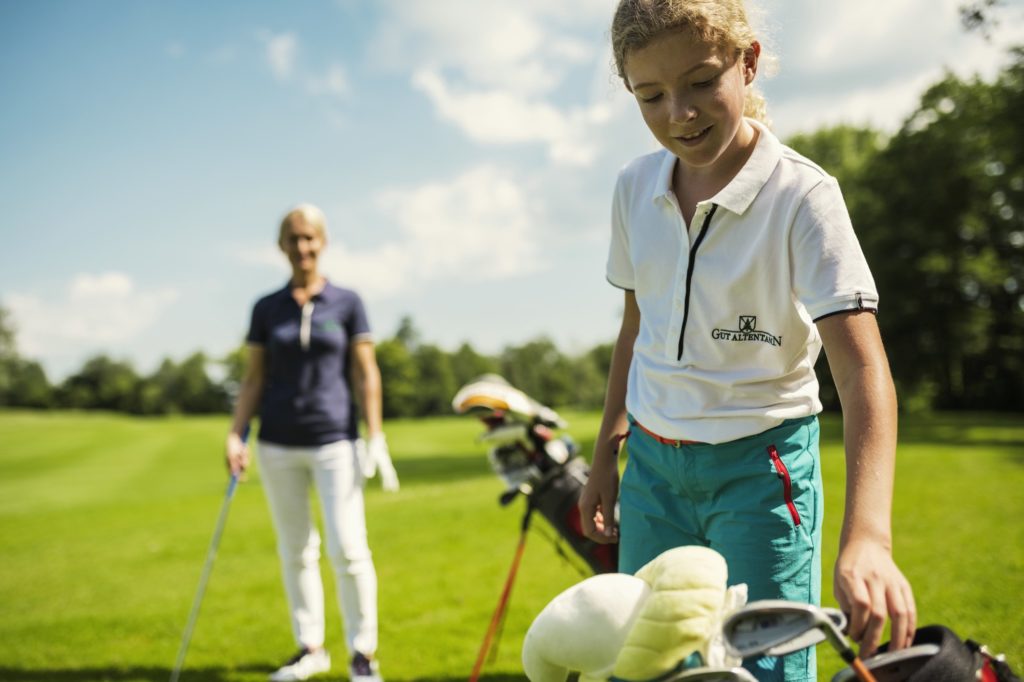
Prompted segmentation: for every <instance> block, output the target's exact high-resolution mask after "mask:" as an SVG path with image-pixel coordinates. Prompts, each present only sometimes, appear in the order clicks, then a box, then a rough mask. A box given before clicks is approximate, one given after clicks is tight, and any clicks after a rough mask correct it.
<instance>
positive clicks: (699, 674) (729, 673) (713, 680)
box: [666, 668, 757, 682]
mask: <svg viewBox="0 0 1024 682" xmlns="http://www.w3.org/2000/svg"><path fill="white" fill-rule="evenodd" d="M666 682H757V678H755V677H754V676H753V675H751V674H750V673H749V672H747V671H746V670H744V669H743V668H693V669H692V670H687V671H684V672H682V673H679V674H678V675H676V676H675V677H671V678H669V679H668V680H667V681H666Z"/></svg>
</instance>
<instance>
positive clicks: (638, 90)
mask: <svg viewBox="0 0 1024 682" xmlns="http://www.w3.org/2000/svg"><path fill="white" fill-rule="evenodd" d="M760 50H761V46H760V45H758V44H757V43H754V44H753V46H752V47H751V49H750V50H748V51H747V52H746V53H744V54H742V55H736V54H734V53H732V52H728V51H725V50H723V49H721V48H719V47H716V46H714V45H709V44H707V43H704V42H701V41H699V40H697V39H695V38H694V37H693V36H692V35H691V34H690V33H689V32H687V31H677V32H673V33H667V34H665V35H663V36H660V37H658V38H655V39H654V40H653V41H652V42H651V43H649V44H648V45H646V46H645V47H642V48H640V49H637V50H634V51H632V52H630V53H629V55H628V57H627V58H626V67H625V73H626V85H627V86H628V87H629V89H630V91H631V92H632V93H633V95H634V96H635V97H636V100H637V103H638V104H639V105H640V113H641V114H642V115H643V117H644V122H645V123H647V127H648V128H650V129H651V132H652V133H654V137H655V138H657V140H658V142H660V143H661V144H662V145H663V146H664V147H665V148H666V149H668V150H669V151H670V152H672V153H673V154H675V155H676V156H677V157H679V160H680V161H681V162H682V163H683V164H684V165H685V166H686V168H687V169H688V170H691V171H697V172H699V173H710V174H711V175H712V176H713V175H714V174H715V173H716V172H717V171H721V172H728V171H730V170H731V172H733V173H735V171H736V170H738V169H736V168H733V164H732V161H733V160H734V159H735V158H738V157H740V156H742V154H743V152H744V150H745V149H747V148H748V146H749V144H750V143H751V142H753V139H754V129H753V127H752V126H751V125H750V124H749V123H748V122H747V121H746V120H744V118H743V104H744V100H745V97H746V86H747V85H748V84H750V83H751V82H752V81H753V80H754V75H755V74H756V73H757V57H758V55H759V54H760ZM728 179H730V178H726V180H728Z"/></svg>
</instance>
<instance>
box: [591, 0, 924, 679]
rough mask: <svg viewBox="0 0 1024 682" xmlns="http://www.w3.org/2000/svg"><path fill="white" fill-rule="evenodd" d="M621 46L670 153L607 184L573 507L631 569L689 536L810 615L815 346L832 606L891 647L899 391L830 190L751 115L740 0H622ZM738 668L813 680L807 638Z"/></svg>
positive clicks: (906, 624)
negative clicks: (842, 494) (841, 481)
mask: <svg viewBox="0 0 1024 682" xmlns="http://www.w3.org/2000/svg"><path fill="white" fill-rule="evenodd" d="M612 44H613V50H614V54H615V60H616V64H617V67H618V71H619V75H620V76H621V77H622V79H623V81H624V83H625V85H626V88H627V89H628V90H629V91H630V92H631V93H632V94H633V95H634V96H635V97H636V100H637V103H638V105H639V107H640V112H641V114H642V115H643V119H644V121H645V123H646V124H647V127H648V128H650V130H651V132H652V133H653V134H654V136H655V138H657V140H658V142H660V143H661V145H662V146H663V147H664V149H661V150H659V151H657V152H655V153H652V154H648V155H646V156H642V157H640V158H638V159H636V160H635V161H633V162H632V163H631V164H629V165H628V166H627V167H626V168H625V169H623V171H622V172H621V173H620V175H619V179H618V183H617V186H616V189H615V196H614V201H613V210H612V241H611V249H610V255H609V258H608V267H607V277H608V280H609V281H610V282H611V283H612V284H613V285H614V286H616V287H619V288H621V289H623V290H624V292H625V296H624V297H625V309H624V313H623V317H622V325H621V329H620V331H619V336H618V340H617V342H616V345H615V349H614V353H613V357H612V362H611V367H610V370H609V378H608V391H607V395H606V399H605V408H604V417H603V420H602V424H601V429H600V433H599V437H598V442H597V444H596V447H595V452H594V460H593V467H592V470H591V474H590V479H589V481H588V482H587V485H586V488H585V489H584V491H583V494H582V496H581V499H580V511H581V514H582V521H583V525H584V529H585V532H587V534H588V535H589V536H590V537H592V538H594V539H595V540H598V541H604V542H615V541H618V542H619V543H620V548H619V556H620V570H622V571H623V572H629V573H632V572H634V571H635V570H637V569H638V568H640V567H641V566H643V565H644V564H645V563H646V562H648V561H649V560H651V559H653V558H654V557H655V556H657V555H658V554H660V553H661V552H662V551H664V550H665V549H668V548H670V547H674V546H679V545H688V544H700V545H706V546H710V547H712V548H714V549H716V550H717V551H719V552H720V553H721V554H722V555H723V556H724V557H725V558H726V560H727V562H728V566H729V580H730V582H731V583H746V584H747V585H748V586H749V598H750V600H756V599H789V600H796V601H803V602H809V603H819V602H820V591H821V567H820V558H821V557H820V554H821V523H822V510H823V503H822V492H821V477H820V467H819V456H818V421H817V416H816V415H817V413H818V412H820V411H821V403H820V401H819V399H818V383H817V380H816V378H815V375H814V363H815V360H816V359H817V357H818V354H819V352H820V350H821V348H822V345H824V347H825V350H826V353H827V356H828V360H829V364H830V366H831V368H832V374H833V377H834V378H835V382H836V387H837V389H838V391H839V395H840V398H841V401H842V405H843V414H844V430H845V448H846V461H847V467H846V473H847V493H846V512H845V517H844V520H843V529H842V535H841V538H840V550H839V557H838V560H837V562H836V566H835V577H834V590H835V597H836V599H837V601H838V602H839V605H840V607H841V608H842V609H843V610H844V611H846V612H847V613H848V614H849V618H850V629H849V632H850V635H851V636H852V637H853V638H854V639H855V640H857V641H858V642H859V643H860V646H861V653H862V654H863V655H869V654H871V653H872V652H873V651H874V649H875V648H876V647H877V646H878V644H879V642H880V641H881V638H882V631H883V628H884V626H885V623H886V618H887V617H891V619H892V633H891V640H892V642H893V645H894V646H895V647H897V648H902V647H904V646H907V645H908V644H909V643H910V641H911V638H912V635H913V632H914V629H915V627H916V625H915V619H916V609H915V606H914V600H913V595H912V592H911V589H910V585H909V584H908V583H907V581H906V579H905V578H904V577H903V575H902V574H901V573H900V571H899V569H898V568H897V567H896V565H895V563H894V562H893V558H892V533H891V528H890V508H891V500H892V491H893V468H894V466H893V463H894V458H895V441H896V398H895V391H894V389H893V384H892V379H891V377H890V374H889V369H888V363H887V360H886V356H885V351H884V349H883V347H882V342H881V338H880V336H879V332H878V327H877V324H876V321H875V312H876V306H877V302H878V295H877V292H876V290H875V286H874V282H873V280H872V277H871V273H870V271H869V270H868V267H867V264H866V263H865V261H864V257H863V254H862V253H861V250H860V247H859V244H858V242H857V238H856V236H855V235H854V232H853V228H852V226H851V224H850V219H849V216H848V214H847V210H846V207H845V205H844V203H843V198H842V195H841V193H840V191H839V187H838V185H837V183H836V181H835V179H834V178H832V177H830V176H829V175H828V174H826V173H825V172H824V171H822V169H821V168H819V167H818V166H817V165H815V164H814V163H813V162H811V161H808V160H807V159H805V158H803V157H802V156H800V155H799V154H797V153H796V152H794V151H793V150H792V149H789V148H787V147H785V146H784V145H783V144H782V143H780V142H779V140H778V139H777V138H776V137H775V136H774V135H773V134H772V133H771V131H770V130H769V129H768V128H767V127H766V125H765V124H764V123H763V122H762V121H763V114H764V105H763V101H762V100H761V98H760V96H759V95H757V94H756V93H755V92H753V91H752V89H751V84H752V83H753V81H754V77H755V75H756V74H757V67H758V60H759V58H760V56H761V46H760V44H759V43H758V41H757V40H756V39H755V36H754V34H753V31H752V30H751V28H750V25H749V23H748V21H747V17H746V12H745V9H744V7H743V3H742V0H620V3H619V5H618V8H617V10H616V13H615V18H614V20H613V23H612ZM627 432H628V434H629V462H628V465H627V467H626V470H625V473H624V475H623V478H622V482H621V487H620V484H619V475H618V471H619V470H618V462H617V459H618V444H619V441H620V439H621V437H622V435H623V434H626V433H627ZM616 500H618V503H619V505H620V521H619V525H617V524H616V522H615V520H614V509H615V505H616ZM746 665H747V666H748V668H749V669H750V670H751V672H753V673H754V674H755V675H758V676H759V677H758V679H760V680H783V679H784V680H787V681H792V680H814V679H817V678H816V672H815V662H814V651H813V648H811V649H809V650H805V651H804V652H801V653H797V654H793V655H790V656H787V657H784V658H780V659H773V658H767V657H765V658H761V659H759V660H756V661H748V662H747V663H746Z"/></svg>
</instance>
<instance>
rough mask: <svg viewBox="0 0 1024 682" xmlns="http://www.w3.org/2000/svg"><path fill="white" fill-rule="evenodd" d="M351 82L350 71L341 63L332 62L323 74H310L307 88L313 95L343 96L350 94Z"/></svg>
mask: <svg viewBox="0 0 1024 682" xmlns="http://www.w3.org/2000/svg"><path fill="white" fill-rule="evenodd" d="M349 89H350V84H349V77H348V72H347V71H346V70H345V67H344V66H342V65H341V64H337V63H335V64H331V65H330V66H329V67H328V68H327V73H325V74H324V75H323V76H319V77H318V76H310V77H308V78H307V79H306V90H307V91H308V92H309V93H310V94H311V95H335V96H338V97H343V96H345V95H347V94H349Z"/></svg>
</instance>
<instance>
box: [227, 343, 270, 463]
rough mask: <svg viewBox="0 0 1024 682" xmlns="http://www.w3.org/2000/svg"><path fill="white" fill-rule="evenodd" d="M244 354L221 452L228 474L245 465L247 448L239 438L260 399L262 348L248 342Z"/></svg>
mask: <svg viewBox="0 0 1024 682" xmlns="http://www.w3.org/2000/svg"><path fill="white" fill-rule="evenodd" d="M247 351H248V352H247V359H246V363H245V376H244V377H243V378H242V385H241V386H240V387H239V390H238V400H237V401H236V402H235V411H234V414H233V417H232V419H231V429H230V430H229V431H228V437H227V443H226V445H225V450H224V451H225V457H226V459H227V465H228V470H229V471H230V472H231V473H232V474H241V473H242V472H244V471H245V470H246V468H247V467H248V466H249V448H248V446H247V445H246V443H245V441H244V440H243V438H242V436H243V434H245V432H246V429H248V428H249V421H250V420H251V419H252V416H253V415H254V414H256V408H257V407H258V406H259V404H260V398H261V397H262V396H263V382H264V369H263V362H264V350H263V346H260V345H258V344H254V343H250V344H249V345H248V348H247Z"/></svg>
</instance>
